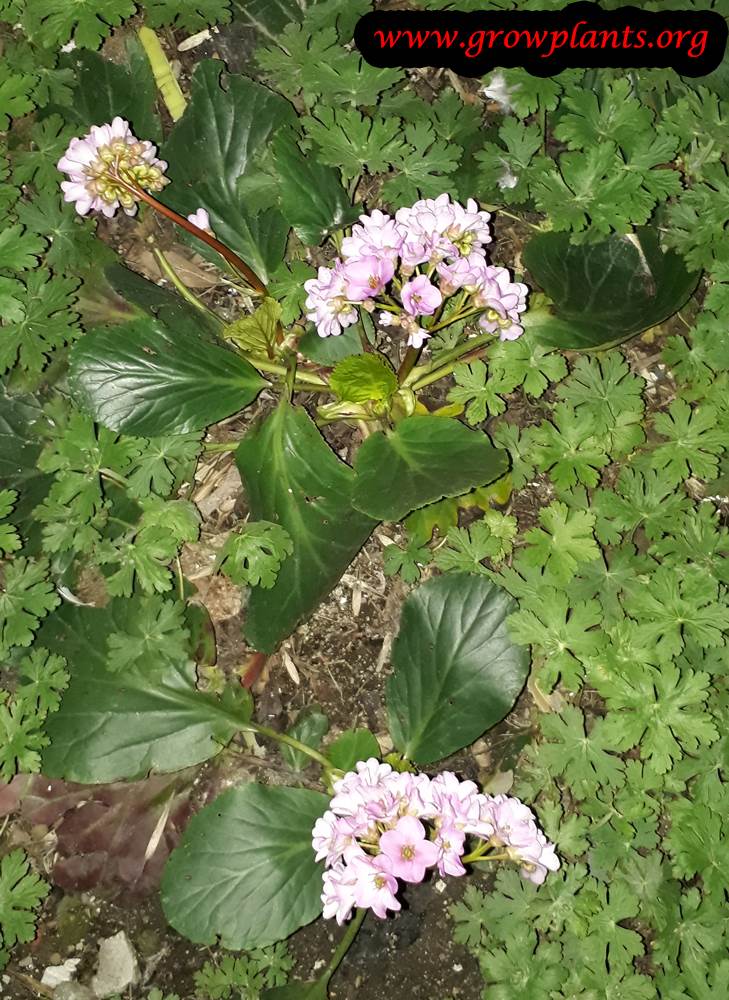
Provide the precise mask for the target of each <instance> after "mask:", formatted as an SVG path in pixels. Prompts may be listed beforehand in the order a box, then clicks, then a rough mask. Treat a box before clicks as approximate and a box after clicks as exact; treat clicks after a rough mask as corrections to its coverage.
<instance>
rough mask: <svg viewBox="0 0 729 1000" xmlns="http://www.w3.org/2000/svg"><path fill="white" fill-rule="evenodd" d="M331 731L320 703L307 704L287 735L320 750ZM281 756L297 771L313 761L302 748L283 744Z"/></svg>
mask: <svg viewBox="0 0 729 1000" xmlns="http://www.w3.org/2000/svg"><path fill="white" fill-rule="evenodd" d="M328 731H329V719H328V718H327V717H326V715H324V713H323V712H322V710H321V709H320V708H319V706H318V705H307V706H306V708H302V710H301V711H300V712H299V714H298V716H297V717H296V721H295V722H294V724H293V726H291V728H290V729H289V730H288V731H287V734H286V735H287V736H292V737H293V738H294V739H295V740H298V741H299V743H304V744H305V745H306V746H307V747H312V749H314V750H318V748H319V747H320V746H321V741H322V740H323V739H324V737H325V736H326V734H327V732H328ZM281 756H282V757H283V759H284V760H285V761H286V763H287V764H288V765H289V766H290V767H293V768H294V770H296V771H301V770H303V769H304V768H305V767H306V765H307V764H310V763H311V757H309V756H307V755H306V754H305V753H303V752H302V751H301V750H295V749H294V748H293V747H289V746H286V745H285V744H283V743H282V744H281Z"/></svg>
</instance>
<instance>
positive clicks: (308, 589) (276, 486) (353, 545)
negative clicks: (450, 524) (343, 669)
mask: <svg viewBox="0 0 729 1000" xmlns="http://www.w3.org/2000/svg"><path fill="white" fill-rule="evenodd" d="M236 462H237V464H238V468H239V470H240V473H241V476H242V478H243V482H244V484H245V488H246V492H247V494H248V500H249V504H250V508H251V512H252V515H253V517H254V518H255V519H256V520H266V521H272V522H273V523H274V524H279V525H281V527H283V528H285V530H286V531H287V532H288V533H289V535H290V536H291V539H292V541H293V544H294V551H293V554H292V555H290V556H289V557H288V558H287V559H286V560H285V561H284V563H283V565H282V566H281V569H280V571H279V574H278V577H277V578H276V583H275V584H274V586H273V587H272V588H271V589H270V590H264V589H262V588H260V587H255V588H254V589H253V590H252V592H251V594H250V598H249V603H248V613H247V618H246V626H245V635H246V638H247V641H248V642H249V643H250V644H251V645H253V646H254V647H255V648H256V649H259V650H261V651H262V652H273V650H274V649H275V648H276V646H277V644H278V643H279V642H280V641H281V639H284V638H286V636H288V635H290V634H291V632H293V630H294V629H295V628H296V627H297V625H298V624H299V622H300V621H302V620H303V619H304V618H305V617H306V616H307V615H309V614H310V613H311V612H312V611H313V610H314V608H315V607H316V606H317V605H318V604H319V602H320V601H321V599H322V598H323V597H324V596H325V594H327V593H328V592H329V591H330V590H331V588H332V587H333V586H334V584H335V583H336V582H337V581H338V580H339V578H340V576H341V575H342V573H343V572H344V570H345V569H346V567H347V566H348V565H349V563H350V562H351V561H352V559H353V558H354V556H355V555H356V553H357V552H358V551H359V549H360V548H361V546H362V545H363V544H364V542H365V541H366V540H367V538H368V537H369V535H370V533H371V532H372V530H373V529H374V527H375V522H374V521H373V520H371V519H370V518H368V517H365V516H364V515H363V514H360V513H358V512H357V511H355V510H353V509H352V503H351V496H352V487H353V480H354V475H353V473H352V470H351V469H350V468H349V466H347V465H345V464H344V462H342V461H340V459H338V458H337V456H336V455H335V454H334V452H332V450H331V449H330V448H329V446H328V445H327V444H326V442H325V441H324V439H323V438H322V437H321V435H320V434H319V431H318V430H317V429H316V427H315V426H314V424H313V422H312V420H311V418H310V417H309V416H308V414H307V413H306V411H305V410H304V409H303V408H300V407H292V406H291V405H290V404H289V403H287V402H285V401H284V402H282V403H280V404H279V406H278V408H277V409H276V410H275V411H274V412H273V413H271V414H269V416H268V417H267V418H266V420H265V421H263V423H259V424H258V425H256V426H254V427H253V428H252V429H251V430H250V431H249V432H248V433H247V434H246V436H245V438H244V439H243V441H242V442H241V445H240V447H239V448H238V451H237V453H236Z"/></svg>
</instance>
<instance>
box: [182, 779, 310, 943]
mask: <svg viewBox="0 0 729 1000" xmlns="http://www.w3.org/2000/svg"><path fill="white" fill-rule="evenodd" d="M328 803H329V799H328V798H327V796H325V795H322V794H320V793H319V792H312V791H309V790H308V789H304V788H281V787H270V788H264V787H262V786H260V785H257V784H254V783H251V784H248V785H244V786H242V787H240V788H231V789H229V790H228V791H227V792H224V793H223V794H222V795H220V796H218V798H217V799H215V801H214V802H212V803H211V804H210V805H209V806H206V807H205V808H204V809H202V810H201V811H200V812H199V813H198V814H197V816H195V817H194V818H193V819H192V821H191V822H190V824H189V826H188V828H187V830H186V831H185V834H184V836H183V838H182V841H181V843H180V845H179V847H178V848H177V849H176V850H175V851H174V852H173V853H172V856H171V857H170V860H169V861H168V863H167V867H166V869H165V873H164V876H163V879H162V906H163V908H164V911H165V914H166V916H167V919H168V920H169V922H170V923H171V924H172V926H173V927H174V928H175V930H177V931H179V932H180V933H181V934H184V935H185V937H187V938H189V939H190V940H191V941H194V942H195V943H196V944H215V943H217V942H218V940H219V942H220V944H221V945H222V946H223V947H224V948H234V949H243V948H249V949H250V948H260V947H263V946H265V945H268V944H272V943H273V942H275V941H281V940H283V939H284V938H285V937H288V935H289V934H291V933H293V931H295V930H298V928H299V927H303V926H304V925H305V924H308V923H310V922H311V921H312V920H314V919H315V918H316V917H317V916H318V915H319V913H320V912H321V899H320V897H321V885H322V867H321V865H320V864H317V863H316V862H315V861H314V851H313V850H312V847H311V830H312V827H313V826H314V823H315V822H316V820H317V819H318V818H319V816H321V815H322V813H323V812H324V810H325V809H326V807H327V805H328Z"/></svg>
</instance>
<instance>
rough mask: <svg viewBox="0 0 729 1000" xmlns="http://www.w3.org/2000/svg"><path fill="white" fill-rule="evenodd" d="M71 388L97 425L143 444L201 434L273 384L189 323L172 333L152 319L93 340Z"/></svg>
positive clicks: (77, 359)
mask: <svg viewBox="0 0 729 1000" xmlns="http://www.w3.org/2000/svg"><path fill="white" fill-rule="evenodd" d="M71 382H72V385H73V387H74V390H75V392H76V393H77V394H78V398H79V402H80V403H81V405H82V406H83V407H84V408H85V409H87V410H88V411H89V412H90V413H91V415H92V416H93V417H94V419H95V420H98V421H99V423H102V424H105V425H106V426H107V427H111V428H112V429H113V430H115V431H123V432H124V433H125V434H140V435H143V436H145V437H155V436H156V435H160V434H186V433H188V432H190V431H198V430H202V429H203V428H204V427H207V426H208V425H209V424H213V423H215V422H216V421H218V420H222V419H223V418H224V417H229V416H230V415H231V413H235V412H236V411H237V410H242V409H243V407H245V406H247V405H248V404H249V403H250V402H252V401H253V400H254V399H255V398H256V396H257V395H258V393H259V392H260V391H261V389H262V388H263V387H264V386H265V385H266V384H267V383H266V382H265V381H264V379H263V378H261V376H260V375H259V374H258V372H257V371H256V370H255V369H254V368H253V367H252V366H251V365H250V364H249V363H248V362H247V361H246V360H245V358H243V357H241V356H240V355H239V354H236V353H234V352H233V351H231V350H228V348H226V347H223V346H222V345H220V344H216V343H214V342H213V341H212V340H210V339H209V338H208V337H206V336H201V335H199V334H198V333H197V332H196V331H195V330H194V328H192V326H191V324H190V323H189V322H187V323H185V322H180V323H178V324H177V325H176V326H175V328H174V329H171V328H168V327H167V326H165V325H164V324H163V323H162V322H160V320H157V319H152V318H149V319H139V320H134V321H133V322H132V323H126V324H124V325H123V326H121V327H114V328H111V329H101V330H95V331H92V332H91V333H88V334H87V335H86V336H85V337H84V338H83V339H82V340H80V341H79V342H78V344H77V345H76V350H74V351H73V352H72V355H71Z"/></svg>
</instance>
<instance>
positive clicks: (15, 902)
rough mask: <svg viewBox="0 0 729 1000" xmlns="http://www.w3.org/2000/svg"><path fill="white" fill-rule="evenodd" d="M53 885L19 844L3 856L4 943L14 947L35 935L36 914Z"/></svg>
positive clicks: (0, 937) (0, 905) (0, 914)
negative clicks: (38, 870)
mask: <svg viewBox="0 0 729 1000" xmlns="http://www.w3.org/2000/svg"><path fill="white" fill-rule="evenodd" d="M50 888H51V887H50V885H49V884H48V883H47V882H44V881H43V879H42V878H41V877H40V876H39V875H36V874H35V872H34V871H32V869H31V867H30V860H29V858H28V855H27V854H26V853H25V851H21V850H20V849H19V848H18V849H17V850H15V851H10V853H9V854H6V855H5V857H4V858H1V859H0V944H2V945H5V947H7V948H10V947H12V946H13V945H14V944H17V943H18V942H26V941H32V940H33V938H34V937H35V923H36V919H37V917H36V915H35V914H34V913H33V910H37V909H38V907H39V906H40V904H41V902H42V900H43V899H44V898H45V897H46V896H47V895H48V893H49V891H50Z"/></svg>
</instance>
